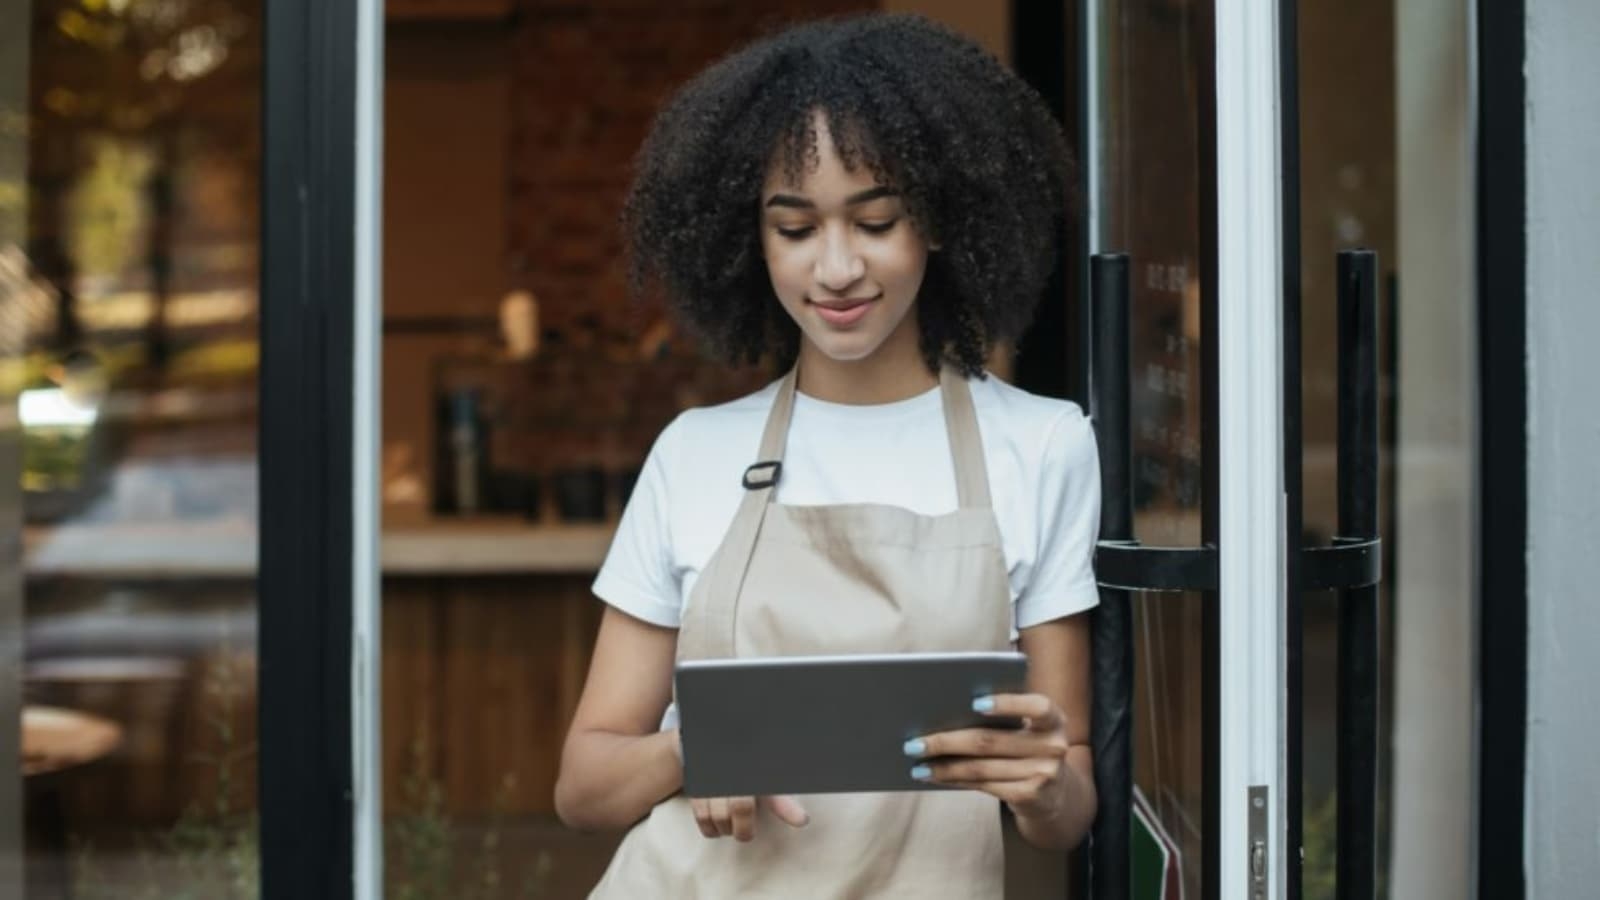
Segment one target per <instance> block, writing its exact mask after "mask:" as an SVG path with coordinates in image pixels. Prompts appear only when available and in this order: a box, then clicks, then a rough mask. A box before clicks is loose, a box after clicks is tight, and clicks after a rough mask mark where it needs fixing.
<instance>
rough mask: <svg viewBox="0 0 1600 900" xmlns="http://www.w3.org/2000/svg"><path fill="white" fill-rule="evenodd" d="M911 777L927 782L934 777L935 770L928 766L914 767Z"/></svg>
mask: <svg viewBox="0 0 1600 900" xmlns="http://www.w3.org/2000/svg"><path fill="white" fill-rule="evenodd" d="M911 777H912V778H915V779H916V780H918V781H927V780H928V779H929V778H931V777H933V770H932V769H930V768H928V767H927V766H912V767H911Z"/></svg>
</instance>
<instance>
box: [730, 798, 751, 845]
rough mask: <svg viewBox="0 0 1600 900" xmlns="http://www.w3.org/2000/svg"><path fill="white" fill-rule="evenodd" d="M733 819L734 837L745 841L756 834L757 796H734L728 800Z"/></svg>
mask: <svg viewBox="0 0 1600 900" xmlns="http://www.w3.org/2000/svg"><path fill="white" fill-rule="evenodd" d="M728 812H729V815H730V818H731V819H732V820H733V822H732V824H733V839H734V840H736V841H739V842H740V843H745V842H747V841H749V840H751V839H752V838H754V837H755V836H756V798H754V797H734V798H733V799H731V800H729V801H728Z"/></svg>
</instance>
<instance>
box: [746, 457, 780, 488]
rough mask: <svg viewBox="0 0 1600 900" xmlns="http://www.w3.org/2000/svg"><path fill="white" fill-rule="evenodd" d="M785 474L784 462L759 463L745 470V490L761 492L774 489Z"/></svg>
mask: <svg viewBox="0 0 1600 900" xmlns="http://www.w3.org/2000/svg"><path fill="white" fill-rule="evenodd" d="M782 474H783V460H781V459H769V460H767V461H765V462H758V463H756V464H755V465H753V466H751V467H750V468H748V469H745V470H744V482H743V483H744V489H745V490H747V491H759V490H764V489H766V488H769V487H772V486H773V485H776V484H777V483H778V477H779V476H780V475H782Z"/></svg>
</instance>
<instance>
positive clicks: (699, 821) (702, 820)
mask: <svg viewBox="0 0 1600 900" xmlns="http://www.w3.org/2000/svg"><path fill="white" fill-rule="evenodd" d="M689 808H690V809H692V810H694V824H696V825H698V826H699V827H700V833H701V834H703V835H705V836H706V837H708V838H717V837H722V834H721V832H719V831H717V823H716V822H715V821H713V820H712V818H711V802H710V801H709V800H701V799H698V798H695V799H692V800H690V801H689Z"/></svg>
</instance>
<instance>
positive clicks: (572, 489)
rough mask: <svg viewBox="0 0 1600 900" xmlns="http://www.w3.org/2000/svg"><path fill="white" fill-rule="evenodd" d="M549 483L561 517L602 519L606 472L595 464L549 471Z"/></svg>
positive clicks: (573, 520) (572, 519)
mask: <svg viewBox="0 0 1600 900" xmlns="http://www.w3.org/2000/svg"><path fill="white" fill-rule="evenodd" d="M550 486H551V488H552V491H553V493H554V494H555V502H556V511H557V512H559V513H560V514H561V519H562V521H565V522H604V521H605V520H606V476H605V473H604V472H602V471H601V470H600V469H599V468H598V467H594V468H583V469H561V470H558V471H556V472H554V473H552V474H551V476H550Z"/></svg>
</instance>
